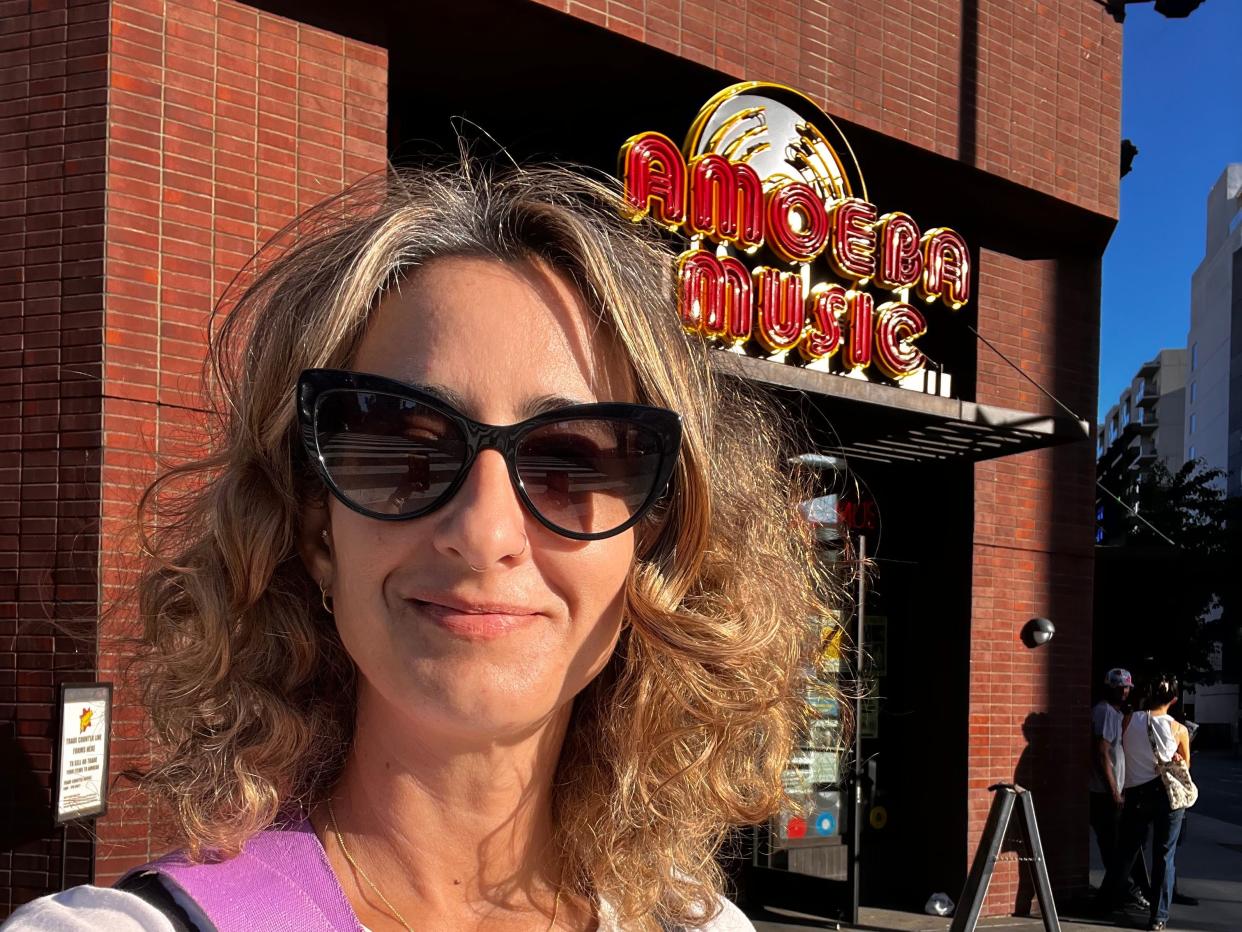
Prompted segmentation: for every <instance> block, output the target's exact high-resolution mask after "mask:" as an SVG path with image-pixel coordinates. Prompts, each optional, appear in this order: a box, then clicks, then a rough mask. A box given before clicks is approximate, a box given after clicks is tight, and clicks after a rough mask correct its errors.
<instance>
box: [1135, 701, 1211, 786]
mask: <svg viewBox="0 0 1242 932" xmlns="http://www.w3.org/2000/svg"><path fill="white" fill-rule="evenodd" d="M1147 740H1148V741H1150V742H1151V753H1152V756H1153V757H1155V759H1156V774H1157V775H1158V776H1159V777H1160V782H1161V783H1163V784H1164V791H1165V792H1166V793H1167V794H1168V796H1169V808H1170V809H1189V808H1190V807H1191V806H1193V805H1194V804H1195V800H1197V799H1198V798H1199V788H1198V787H1197V786H1195V781H1194V780H1192V779H1190V768H1189V767H1188V766H1186V762H1185V761H1181V760H1170V761H1163V760H1161V759H1160V750H1159V746H1158V745H1157V743H1156V721H1155V718H1154V717H1153V716H1152V714H1151V713H1150V712H1148V713H1147Z"/></svg>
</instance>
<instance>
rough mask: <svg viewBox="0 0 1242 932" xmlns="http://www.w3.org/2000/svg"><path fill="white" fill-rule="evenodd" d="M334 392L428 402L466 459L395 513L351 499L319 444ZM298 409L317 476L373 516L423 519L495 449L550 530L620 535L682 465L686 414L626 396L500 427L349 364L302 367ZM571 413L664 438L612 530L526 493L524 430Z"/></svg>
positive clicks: (586, 536) (527, 504) (577, 535)
mask: <svg viewBox="0 0 1242 932" xmlns="http://www.w3.org/2000/svg"><path fill="white" fill-rule="evenodd" d="M332 391H355V392H376V393H378V394H383V395H392V396H395V397H398V398H401V399H404V400H407V401H414V402H417V403H418V404H420V405H425V406H426V407H428V408H430V409H431V410H433V411H435V412H436V413H438V414H440V415H441V416H443V417H444V418H446V419H447V420H448V421H450V422H451V423H453V424H454V425H455V426H456V427H457V429H458V430H459V431H460V432H461V435H462V438H463V439H464V441H465V446H466V455H465V458H464V459H463V460H462V465H461V468H460V469H459V470H458V473H457V475H456V476H455V477H454V478H453V481H452V482H450V483H449V485H448V487H447V488H446V489H445V490H444V491H443V492H442V493H440V495H438V496H437V497H436V498H435V499H433V500H432V501H431V503H430V504H428V505H426V506H425V507H423V508H419V509H416V510H414V511H410V512H406V513H403V514H395V515H394V514H386V513H382V512H377V511H371V510H370V509H368V508H365V507H363V506H362V505H359V504H358V503H357V502H355V501H353V500H351V499H350V498H349V496H348V495H346V494H345V493H344V491H342V490H341V488H340V487H339V486H338V485H337V484H336V482H334V481H333V479H332V476H331V474H330V473H329V471H328V468H327V466H326V464H325V463H324V460H323V454H322V453H321V452H320V449H319V429H318V415H319V400H320V399H321V398H322V397H323V396H324V395H325V394H327V393H329V392H332ZM297 409H298V421H299V423H300V425H301V428H302V443H303V445H304V447H305V448H306V452H307V455H309V456H310V458H311V461H312V462H313V463H314V465H315V470H316V472H318V474H319V477H320V478H321V479H322V480H323V482H324V484H325V485H326V486H327V487H328V490H329V491H330V492H331V493H332V494H333V495H334V496H336V498H337V500H338V501H340V502H341V504H343V505H345V506H346V507H347V508H349V509H350V510H351V511H356V512H357V513H358V514H360V515H364V516H366V517H368V518H375V519H376V520H377V521H410V520H413V519H414V518H421V517H423V516H424V515H429V514H431V513H432V512H433V511H435V510H436V509H438V508H441V507H442V506H444V505H445V504H447V503H448V502H449V500H450V499H452V497H453V496H454V495H456V494H457V491H458V489H460V488H461V485H462V483H463V482H465V481H466V477H467V476H468V475H469V474H470V469H471V468H472V467H473V466H474V461H475V459H477V458H478V455H479V453H481V452H482V451H483V450H496V451H498V452H499V453H500V454H501V455H502V456H503V457H504V459H505V465H506V467H507V468H508V470H509V480H510V482H511V483H512V484H513V488H514V490H515V491H516V492H517V495H518V498H519V499H520V500H521V502H522V505H523V507H524V508H525V509H526V511H527V513H528V514H530V515H531V516H532V517H534V518H535V520H536V521H538V522H539V523H540V524H542V525H543V526H544V527H546V528H547V529H548V530H550V531H553V532H555V533H557V534H560V535H561V536H562V537H568V538H570V539H572V540H584V541H585V540H603V539H604V538H607V537H615V536H616V535H617V534H621V533H622V532H624V531H627V530H629V529H630V528H632V527H633V526H634V525H635V524H637V523H638V522H639V521H640V520H642V518H643V516H644V515H645V514H646V513H647V512H648V511H649V510H650V509H651V507H652V506H653V505H654V504H655V503H656V502H657V501H659V499H660V497H661V496H662V495H663V494H664V492H665V490H666V489H667V487H668V484H669V481H670V480H671V479H672V476H673V470H674V469H675V468H676V466H677V457H678V454H679V452H680V449H681V416H680V415H679V414H677V413H676V412H675V411H669V410H668V409H666V408H656V407H652V406H650V405H640V404H627V403H625V402H601V403H596V404H583V405H570V406H567V407H564V408H556V409H554V410H552V411H546V412H544V413H542V414H537V415H535V416H534V417H532V418H528V419H527V420H525V421H521V422H519V423H517V424H510V425H507V426H502V427H498V426H495V425H492V424H483V423H480V422H479V421H476V420H473V419H472V418H469V417H467V416H466V415H464V414H462V413H461V412H460V411H457V410H456V409H455V408H453V407H452V406H451V405H449V404H446V403H445V402H444V401H443V400H441V399H440V398H437V397H436V396H434V395H429V394H427V393H426V392H423V391H420V390H419V389H417V388H414V387H413V386H411V385H407V384H406V383H404V382H398V381H396V380H394V379H388V378H385V377H383V376H380V375H372V374H370V373H366V372H350V371H347V370H344V369H306V370H304V371H303V372H302V374H301V375H300V376H299V377H298V387H297ZM574 420H609V421H627V422H629V423H632V424H635V425H637V426H639V427H642V428H644V429H646V430H648V431H650V432H651V434H652V435H653V436H655V437H656V439H657V440H658V442H659V444H660V463H659V466H658V467H657V469H656V476H655V479H654V481H653V482H652V484H651V491H650V492H649V493H648V495H647V498H646V499H645V500H644V501H643V503H642V505H640V506H639V507H638V508H637V509H635V511H634V514H633V515H631V516H630V518H629V520H628V521H626V522H625V523H624V524H622V525H620V526H619V527H616V528H613V529H611V530H607V531H596V532H593V533H585V532H582V531H571V530H569V529H568V528H563V527H561V526H559V525H558V524H556V523H554V522H552V521H550V520H548V518H546V517H545V516H544V515H543V514H542V513H540V511H539V509H538V508H536V507H535V505H534V503H533V502H532V501H531V500H530V496H529V495H528V494H527V492H526V487H525V485H524V484H523V482H522V478H521V476H520V475H518V464H517V451H518V445H519V443H520V442H521V440H522V438H523V437H524V436H525V435H526V434H528V433H530V432H531V431H533V430H535V429H536V428H539V427H543V426H545V425H547V424H555V423H559V422H561V421H574Z"/></svg>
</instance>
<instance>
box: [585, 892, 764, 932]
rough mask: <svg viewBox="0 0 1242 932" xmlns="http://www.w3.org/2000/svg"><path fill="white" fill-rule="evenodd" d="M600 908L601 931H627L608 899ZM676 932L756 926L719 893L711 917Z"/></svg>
mask: <svg viewBox="0 0 1242 932" xmlns="http://www.w3.org/2000/svg"><path fill="white" fill-rule="evenodd" d="M598 908H599V920H600V922H599V932H625V929H624V927H623V926H622V925H621V923H620V921H619V920H618V919H617V914H616V912H615V911H614V910H613V908H612V906H611V905H610V904H609V903H608V902H607V900H601V901H600V903H599V907H598ZM666 928H667V927H666ZM668 932H674V930H673V929H668ZM675 932H755V926H754V924H753V923H752V922H751V921H750V920H749V919H747V918H746V915H745V914H744V913H743V912H742V911H741V910H740V909H738V908H737V905H736V904H735V903H733V902H731V901H730V900H728V899H726V898H725V897H723V896H719V895H718V896H717V897H716V910H715V911H714V913H713V915H712V916H711V918H709V919H705V920H703V921H702V922H700V923H698V924H697V925H692V926H677V927H676V928H675Z"/></svg>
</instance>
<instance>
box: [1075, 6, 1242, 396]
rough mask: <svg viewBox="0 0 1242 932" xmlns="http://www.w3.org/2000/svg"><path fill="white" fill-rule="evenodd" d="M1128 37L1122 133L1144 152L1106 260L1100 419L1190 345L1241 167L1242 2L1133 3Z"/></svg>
mask: <svg viewBox="0 0 1242 932" xmlns="http://www.w3.org/2000/svg"><path fill="white" fill-rule="evenodd" d="M1124 35H1125V40H1124V41H1125V45H1124V52H1123V58H1122V104H1121V135H1122V136H1123V137H1125V138H1128V139H1131V140H1133V142H1134V144H1135V145H1136V146H1138V148H1139V154H1138V157H1137V158H1136V159H1135V160H1134V169H1133V170H1132V171H1131V172H1130V174H1128V175H1126V177H1125V178H1123V179H1121V219H1120V221H1119V222H1118V224H1117V228H1116V230H1115V231H1114V232H1113V238H1112V240H1111V241H1110V242H1109V244H1108V251H1107V252H1105V254H1104V280H1103V295H1102V302H1101V309H1100V327H1101V330H1100V407H1099V410H1100V413H1101V414H1102V413H1103V412H1105V411H1107V410H1108V408H1109V407H1111V406H1112V405H1113V404H1115V403H1116V401H1117V398H1118V396H1119V395H1120V394H1121V392H1122V391H1123V390H1124V389H1125V387H1126V386H1127V385H1128V384H1129V383H1130V379H1131V378H1132V377H1133V376H1134V372H1135V370H1136V369H1137V368H1138V367H1139V365H1140V364H1141V363H1142V362H1143V361H1144V360H1146V359H1150V358H1151V357H1152V356H1154V355H1155V354H1156V352H1157V351H1158V350H1160V349H1162V348H1164V347H1177V346H1185V345H1186V331H1187V329H1188V328H1189V324H1190V276H1191V273H1192V272H1194V270H1195V267H1196V266H1198V264H1199V263H1200V262H1201V261H1202V259H1203V224H1204V221H1205V219H1206V215H1205V209H1204V205H1205V204H1206V203H1207V194H1208V191H1209V190H1210V189H1211V187H1212V184H1213V183H1214V182H1215V181H1216V179H1217V178H1218V177H1219V176H1220V173H1221V172H1222V171H1223V170H1224V168H1225V165H1227V164H1228V163H1229V162H1242V0H1205V2H1204V3H1203V5H1202V6H1200V7H1199V9H1197V10H1196V11H1195V12H1194V13H1192V14H1191V15H1190V16H1189V17H1188V18H1186V19H1166V18H1165V17H1163V16H1161V15H1160V14H1158V13H1156V12H1155V10H1154V8H1153V7H1152V6H1151V5H1150V4H1140V5H1134V6H1130V7H1129V8H1128V9H1127V11H1126V22H1125V32H1124Z"/></svg>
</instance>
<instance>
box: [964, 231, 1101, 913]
mask: <svg viewBox="0 0 1242 932" xmlns="http://www.w3.org/2000/svg"><path fill="white" fill-rule="evenodd" d="M980 266H981V278H980V290H979V330H980V332H981V333H982V334H983V335H984V336H985V337H987V338H988V340H989V341H990V342H991V343H993V344H994V345H995V346H996V347H997V349H999V350H1000V351H1001V352H1003V353H1004V354H1005V355H1006V356H1008V357H1009V358H1010V359H1013V360H1015V361H1016V362H1018V363H1019V364H1020V365H1021V366H1022V368H1023V370H1024V371H1025V372H1026V373H1027V374H1028V375H1030V376H1031V377H1032V378H1034V379H1035V380H1037V381H1038V382H1039V383H1040V384H1041V385H1043V386H1044V387H1045V388H1047V389H1048V390H1050V391H1051V392H1052V393H1053V394H1055V395H1056V396H1057V397H1058V398H1060V399H1061V400H1062V401H1063V402H1064V403H1065V404H1066V405H1068V406H1069V407H1070V408H1071V409H1072V410H1074V411H1075V412H1078V413H1080V414H1083V415H1084V416H1086V417H1087V418H1088V419H1090V417H1091V414H1092V411H1093V410H1094V407H1095V398H1096V360H1097V358H1098V351H1099V349H1098V347H1099V344H1098V326H1097V323H1098V316H1097V309H1098V305H1099V291H1098V287H1099V286H1098V262H1097V261H1093V260H1090V259H1086V260H1073V259H1069V258H1062V259H1059V260H1047V261H1041V262H1023V261H1020V260H1018V259H1014V258H1011V257H1009V256H1005V255H1002V254H1000V253H991V252H986V251H985V252H984V253H983V254H982V255H981V256H980ZM1053 322H1055V323H1053ZM978 352H979V365H978V396H979V400H980V401H981V402H985V403H994V404H1002V405H1006V406H1008V407H1012V408H1017V409H1019V410H1022V411H1039V412H1046V413H1064V412H1063V411H1059V409H1058V408H1057V406H1056V405H1055V404H1054V403H1053V402H1052V401H1051V400H1050V399H1048V398H1047V396H1045V395H1044V394H1043V393H1042V392H1040V391H1039V389H1038V388H1036V387H1035V386H1034V385H1032V384H1031V383H1030V382H1028V381H1027V380H1026V379H1024V378H1023V377H1022V376H1021V375H1019V374H1018V373H1017V372H1016V371H1015V370H1014V369H1013V368H1012V367H1011V366H1009V365H1008V364H1007V363H1006V362H1004V361H1003V360H1002V359H1001V358H1000V356H998V355H997V354H996V353H994V352H993V351H992V350H990V349H989V348H987V347H986V346H983V345H980V346H979V348H978ZM1094 453H1095V450H1094V446H1093V444H1091V443H1089V442H1085V441H1084V442H1082V443H1078V444H1074V445H1070V446H1063V447H1055V448H1053V449H1050V450H1043V451H1039V452H1036V453H1028V454H1024V455H1021V456H1012V457H1006V458H1004V459H999V460H992V461H990V462H988V463H983V464H980V465H979V466H977V467H976V468H975V539H974V586H973V592H972V600H973V604H972V618H971V638H970V680H971V682H970V732H969V746H970V766H969V780H970V792H971V795H970V800H969V838H970V847H971V850H973V849H974V846H975V845H976V844H977V843H978V839H979V836H980V834H981V832H982V829H983V826H984V823H985V822H986V820H987V814H988V808H989V806H990V805H991V798H990V794H989V793H988V792H987V788H988V787H989V786H991V785H992V784H994V783H999V782H1017V783H1019V784H1020V785H1022V786H1025V787H1027V788H1029V789H1031V790H1032V791H1033V793H1034V799H1035V803H1036V811H1037V814H1038V815H1039V817H1040V830H1041V835H1042V839H1043V845H1044V849H1045V853H1046V855H1047V858H1048V865H1049V871H1050V873H1051V875H1052V882H1053V887H1054V890H1061V891H1066V890H1072V889H1075V888H1080V887H1081V885H1083V884H1085V882H1086V874H1087V855H1088V850H1087V843H1088V835H1087V830H1086V825H1087V799H1086V758H1087V748H1088V738H1089V734H1088V732H1087V720H1088V706H1089V702H1090V692H1091V683H1090V662H1091V614H1092V600H1091V589H1092V572H1093V570H1092V561H1093V558H1094V540H1095V538H1094V530H1095V528H1094V494H1093V493H1094V482H1095V468H1094ZM1033 616H1043V617H1047V618H1050V619H1051V620H1052V622H1053V623H1054V624H1055V625H1056V635H1055V637H1054V638H1053V640H1052V641H1051V642H1050V643H1049V644H1047V645H1046V646H1044V647H1040V648H1036V649H1033V650H1032V649H1028V648H1026V647H1025V646H1023V645H1022V643H1021V641H1020V637H1019V636H1020V633H1021V629H1022V626H1023V624H1024V623H1025V622H1026V621H1027V620H1028V619H1030V618H1031V617H1033ZM1009 847H1010V848H1011V849H1012V848H1015V846H1014V845H1012V844H1011V845H1010V846H1009ZM1014 854H1016V855H1025V854H1026V851H1025V850H1016V851H1014ZM1011 856H1012V855H1011ZM1030 892H1031V890H1030V887H1029V885H1028V884H1025V883H1024V882H1023V879H1022V877H1021V875H1020V872H1019V869H1018V863H1017V862H1013V861H1011V862H1009V863H1005V864H1001V865H1000V866H999V867H998V869H997V872H996V876H995V878H994V880H993V882H992V888H991V894H990V897H989V902H988V908H989V911H990V912H992V913H1003V912H1010V911H1012V910H1013V908H1014V907H1015V905H1017V907H1018V908H1019V909H1022V908H1024V907H1025V906H1026V905H1027V904H1028V903H1029V896H1030Z"/></svg>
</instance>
